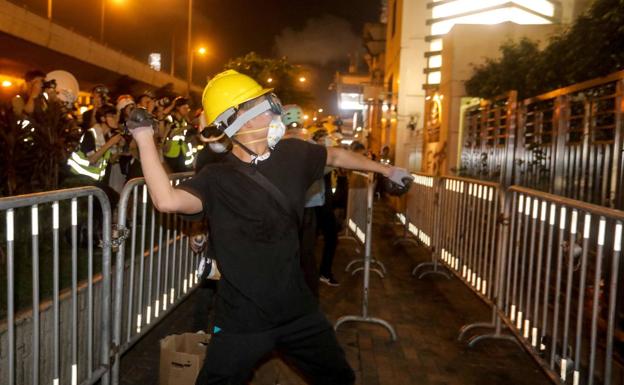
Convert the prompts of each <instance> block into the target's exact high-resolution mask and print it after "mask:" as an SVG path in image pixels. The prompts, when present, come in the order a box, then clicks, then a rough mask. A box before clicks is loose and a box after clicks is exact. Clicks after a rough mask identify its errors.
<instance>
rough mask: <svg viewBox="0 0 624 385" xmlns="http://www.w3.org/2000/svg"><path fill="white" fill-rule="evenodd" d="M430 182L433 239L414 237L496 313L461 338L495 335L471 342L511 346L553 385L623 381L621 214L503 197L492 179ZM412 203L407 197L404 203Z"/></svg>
mask: <svg viewBox="0 0 624 385" xmlns="http://www.w3.org/2000/svg"><path fill="white" fill-rule="evenodd" d="M433 179H434V183H433V185H434V186H436V187H435V196H436V199H435V204H434V208H433V210H434V211H436V212H438V214H436V215H434V216H423V218H430V219H429V220H428V221H429V225H433V226H434V233H433V234H432V236H431V237H432V243H431V244H429V243H428V242H424V241H423V240H422V239H420V238H419V240H420V242H421V243H423V245H424V246H426V247H427V248H428V249H429V250H430V251H431V253H432V258H433V260H434V262H435V261H437V260H438V259H439V260H441V261H442V263H443V264H444V265H445V266H446V267H447V268H448V269H449V270H450V271H452V272H453V273H454V274H455V276H457V277H458V278H459V279H460V280H462V282H463V283H465V284H466V286H468V287H469V288H471V289H472V290H473V291H474V292H475V293H476V294H477V295H478V296H479V297H480V298H481V299H482V300H483V301H484V302H485V303H486V304H488V305H489V306H490V307H491V309H492V319H491V321H490V322H485V323H476V324H471V325H466V326H465V327H463V328H462V329H461V331H460V334H459V339H460V340H461V339H463V337H464V336H466V335H468V333H469V332H473V331H475V330H478V329H493V332H490V333H486V334H476V335H474V336H473V338H472V339H470V342H469V345H470V346H474V345H475V344H476V343H478V342H479V341H483V340H485V339H496V340H514V341H517V342H519V343H520V344H521V345H522V346H523V347H524V348H525V349H526V350H527V352H529V353H530V355H531V356H532V357H533V358H534V359H535V360H536V361H537V362H538V363H539V364H540V365H541V366H542V368H543V369H544V370H545V372H546V373H547V374H548V375H549V376H550V377H551V379H553V380H554V381H556V382H566V381H570V382H572V384H573V385H578V384H590V385H592V384H594V383H600V384H611V383H614V381H615V379H616V378H621V377H622V376H623V375H624V370H623V368H622V365H621V361H622V360H621V358H619V357H620V356H621V354H614V349H616V345H615V342H616V340H618V341H621V337H616V336H617V335H618V334H620V335H621V334H622V333H621V330H622V325H621V324H620V321H621V314H620V313H621V304H622V301H623V298H622V297H621V296H620V293H621V292H622V284H621V283H620V282H619V269H620V266H619V259H620V256H621V248H622V224H623V223H624V212H623V211H619V210H614V209H609V208H605V207H601V206H598V205H592V204H589V203H585V202H581V201H577V200H572V199H569V198H565V197H561V196H557V195H552V194H548V193H544V192H540V191H537V190H532V189H528V188H524V187H519V186H512V187H510V188H509V189H507V191H506V192H504V193H503V191H502V190H501V189H500V187H499V185H498V184H495V183H487V182H481V181H477V180H471V179H464V178H449V177H442V178H433ZM420 189H421V187H419V185H418V183H416V184H415V185H414V187H412V190H413V191H419V190H420ZM410 197H411V198H410ZM418 198H419V195H416V194H415V195H412V196H408V202H407V206H408V207H409V205H410V202H409V199H413V200H414V202H413V204H415V205H418V204H419V203H418ZM425 200H426V199H425ZM420 206H422V204H420ZM408 212H409V210H408ZM401 215H405V214H402V213H401V214H400V216H401ZM436 218H439V219H436ZM410 225H411V223H410V222H408V226H410ZM412 226H413V225H412ZM420 226H421V227H422V226H423V224H421V225H420ZM416 234H417V233H416ZM505 326H506V327H507V330H508V331H510V332H511V335H510V334H505V333H504V327H505Z"/></svg>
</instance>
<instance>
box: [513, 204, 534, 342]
mask: <svg viewBox="0 0 624 385" xmlns="http://www.w3.org/2000/svg"><path fill="white" fill-rule="evenodd" d="M524 203H525V206H524V216H523V218H521V221H522V228H523V229H522V230H523V231H522V243H521V244H520V245H518V247H519V249H520V266H519V268H520V281H519V283H518V297H519V298H518V313H517V314H516V329H518V330H521V329H522V324H523V322H524V319H523V318H524V310H525V307H524V283H525V282H524V278H525V275H526V258H527V250H526V244H527V240H528V234H529V226H530V219H531V203H532V200H531V198H530V197H528V196H527V197H525V200H524Z"/></svg>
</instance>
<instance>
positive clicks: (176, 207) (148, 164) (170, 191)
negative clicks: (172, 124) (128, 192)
mask: <svg viewBox="0 0 624 385" xmlns="http://www.w3.org/2000/svg"><path fill="white" fill-rule="evenodd" d="M134 139H135V140H136V142H137V145H138V147H139V154H140V158H141V168H142V169H143V175H144V176H145V183H146V184H147V188H148V191H149V194H150V196H151V197H152V202H153V203H154V207H156V208H157V209H158V210H159V211H162V212H179V213H182V214H196V213H198V212H200V211H202V202H201V200H200V199H199V198H197V197H196V196H195V195H193V194H191V193H188V192H186V191H184V190H181V189H176V188H174V187H173V186H171V183H170V182H169V176H168V175H167V173H166V172H165V169H164V167H163V166H162V164H161V163H160V158H159V156H158V151H157V150H156V145H155V144H154V139H153V132H152V130H145V131H142V132H138V133H136V134H135V135H134Z"/></svg>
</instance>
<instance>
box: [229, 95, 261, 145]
mask: <svg viewBox="0 0 624 385" xmlns="http://www.w3.org/2000/svg"><path fill="white" fill-rule="evenodd" d="M270 109H271V103H269V101H268V100H264V101H263V102H262V103H260V104H258V105H256V106H254V107H252V108H250V109H249V110H247V111H245V112H244V113H243V114H242V115H241V116H239V117H238V118H237V119H236V120H235V121H234V122H232V124H230V125H229V126H228V127H227V128H226V129H225V130H224V132H225V135H227V136H229V137H230V138H231V137H233V136H234V135H236V133H237V132H238V130H240V129H241V127H243V125H244V124H245V123H247V122H248V121H250V120H251V119H253V118H255V117H256V116H258V115H260V114H262V113H263V112H265V111H268V110H270Z"/></svg>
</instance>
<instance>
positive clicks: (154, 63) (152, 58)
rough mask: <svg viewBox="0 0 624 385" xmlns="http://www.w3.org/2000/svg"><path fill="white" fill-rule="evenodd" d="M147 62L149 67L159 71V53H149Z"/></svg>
mask: <svg viewBox="0 0 624 385" xmlns="http://www.w3.org/2000/svg"><path fill="white" fill-rule="evenodd" d="M148 63H149V66H150V68H151V69H153V70H155V71H160V68H161V60H160V54H159V53H150V54H149V59H148Z"/></svg>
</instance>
